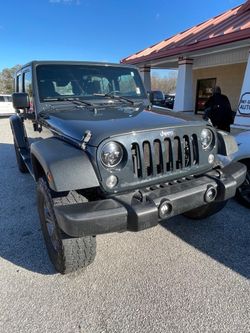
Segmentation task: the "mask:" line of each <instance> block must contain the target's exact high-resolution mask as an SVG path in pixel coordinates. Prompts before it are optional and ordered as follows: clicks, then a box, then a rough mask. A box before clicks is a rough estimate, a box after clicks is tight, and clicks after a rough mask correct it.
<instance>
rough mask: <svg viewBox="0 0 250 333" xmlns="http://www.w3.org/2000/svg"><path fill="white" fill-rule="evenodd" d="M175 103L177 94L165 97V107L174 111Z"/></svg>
mask: <svg viewBox="0 0 250 333" xmlns="http://www.w3.org/2000/svg"><path fill="white" fill-rule="evenodd" d="M174 101H175V94H168V95H165V103H164V105H165V107H166V108H168V109H173V108H174Z"/></svg>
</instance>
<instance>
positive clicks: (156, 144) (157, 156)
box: [131, 134, 199, 178]
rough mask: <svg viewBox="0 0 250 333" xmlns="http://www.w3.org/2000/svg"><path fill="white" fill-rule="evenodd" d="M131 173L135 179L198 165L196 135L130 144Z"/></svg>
mask: <svg viewBox="0 0 250 333" xmlns="http://www.w3.org/2000/svg"><path fill="white" fill-rule="evenodd" d="M131 155H132V163H133V173H134V176H135V177H137V178H146V177H148V176H156V175H163V174H166V173H168V172H175V171H177V170H180V169H185V168H190V167H192V166H194V165H198V164H199V149H198V139H197V135H196V134H192V135H190V136H189V135H184V136H183V137H178V136H176V137H174V138H165V139H164V140H160V139H155V140H153V141H151V140H150V141H148V140H147V141H143V142H142V143H141V144H139V143H132V145H131Z"/></svg>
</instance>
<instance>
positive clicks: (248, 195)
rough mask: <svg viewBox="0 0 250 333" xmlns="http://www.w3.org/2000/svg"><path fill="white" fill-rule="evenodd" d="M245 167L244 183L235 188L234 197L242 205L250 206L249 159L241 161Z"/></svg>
mask: <svg viewBox="0 0 250 333" xmlns="http://www.w3.org/2000/svg"><path fill="white" fill-rule="evenodd" d="M242 163H244V164H245V165H246V167H247V174H246V179H245V181H244V183H243V184H242V185H241V186H240V187H238V188H237V191H236V195H235V198H236V200H237V201H238V202H239V203H240V204H241V205H243V206H245V207H247V208H250V161H243V162H242Z"/></svg>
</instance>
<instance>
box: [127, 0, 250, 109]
mask: <svg viewBox="0 0 250 333" xmlns="http://www.w3.org/2000/svg"><path fill="white" fill-rule="evenodd" d="M249 51H250V0H248V1H246V2H245V3H243V4H242V5H240V6H237V7H235V8H233V9H230V10H228V11H227V12H225V13H222V14H220V15H218V16H216V17H213V18H211V19H209V20H207V21H205V22H203V23H201V24H198V25H196V26H194V27H192V28H190V29H188V30H185V31H183V32H181V33H179V34H177V35H175V36H172V37H170V38H167V39H165V40H163V41H161V42H160V43H157V44H155V45H152V46H150V47H148V48H146V49H144V50H142V51H139V52H137V53H135V54H133V55H130V56H128V57H126V58H124V59H122V60H121V62H122V63H128V64H135V65H137V66H138V67H139V68H140V70H141V73H142V76H143V78H144V81H145V84H146V87H147V89H148V90H150V87H151V86H150V71H151V69H152V68H155V69H156V68H158V69H173V68H176V69H178V78H177V88H176V99H175V105H174V110H175V111H191V110H196V111H197V110H199V109H202V105H203V104H204V102H205V101H206V100H207V98H208V97H209V96H210V95H211V92H212V88H213V87H214V86H215V85H219V86H220V87H221V88H222V92H223V93H224V94H226V95H227V96H228V97H229V99H230V102H231V104H232V108H233V109H234V110H236V109H237V107H238V104H239V97H240V95H241V91H242V87H243V86H244V85H246V84H245V83H244V82H245V81H246V80H248V75H249V84H248V87H247V88H245V89H248V91H250V73H249V74H248V73H247V70H248V68H249V71H250V60H249V59H250V56H249Z"/></svg>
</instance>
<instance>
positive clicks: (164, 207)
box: [158, 200, 172, 219]
mask: <svg viewBox="0 0 250 333" xmlns="http://www.w3.org/2000/svg"><path fill="white" fill-rule="evenodd" d="M158 212H159V217H160V218H161V219H164V218H165V217H166V216H168V215H169V214H170V213H171V212H172V206H171V204H170V203H169V202H168V201H166V200H165V201H162V203H161V204H160V206H159V209H158Z"/></svg>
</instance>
